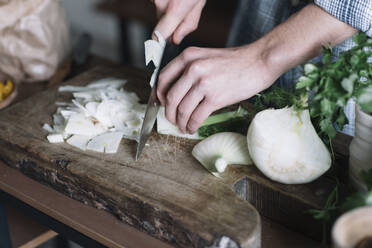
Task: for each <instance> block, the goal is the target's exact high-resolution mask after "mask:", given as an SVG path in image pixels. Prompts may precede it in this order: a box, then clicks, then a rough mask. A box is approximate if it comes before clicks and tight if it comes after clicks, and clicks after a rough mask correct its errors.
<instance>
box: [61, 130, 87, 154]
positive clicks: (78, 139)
mask: <svg viewBox="0 0 372 248" xmlns="http://www.w3.org/2000/svg"><path fill="white" fill-rule="evenodd" d="M89 140H90V137H89V136H84V135H77V134H76V135H72V136H71V137H70V138H69V139H68V140H67V141H66V142H67V143H68V144H70V145H72V146H74V147H76V148H79V149H81V150H83V151H85V150H86V148H87V143H88V141H89Z"/></svg>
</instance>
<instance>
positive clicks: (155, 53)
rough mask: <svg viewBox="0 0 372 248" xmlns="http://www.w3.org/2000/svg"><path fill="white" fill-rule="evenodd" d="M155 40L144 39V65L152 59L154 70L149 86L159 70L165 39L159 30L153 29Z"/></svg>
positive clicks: (152, 84) (153, 81)
mask: <svg viewBox="0 0 372 248" xmlns="http://www.w3.org/2000/svg"><path fill="white" fill-rule="evenodd" d="M154 33H155V35H156V38H157V39H158V40H157V41H156V40H147V41H145V60H146V66H147V65H148V64H149V63H150V62H151V61H152V62H153V63H154V65H155V70H154V71H153V73H152V75H151V80H150V86H151V88H152V87H153V86H154V83H155V76H156V74H157V72H158V71H159V67H160V63H161V57H162V56H163V51H164V48H165V44H166V41H165V39H164V37H163V36H162V35H161V33H160V32H158V31H155V32H154Z"/></svg>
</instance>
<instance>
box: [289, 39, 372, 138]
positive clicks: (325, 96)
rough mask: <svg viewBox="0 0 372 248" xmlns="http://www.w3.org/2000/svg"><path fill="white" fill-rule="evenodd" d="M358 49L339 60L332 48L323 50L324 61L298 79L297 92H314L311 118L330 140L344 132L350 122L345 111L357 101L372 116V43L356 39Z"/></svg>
mask: <svg viewBox="0 0 372 248" xmlns="http://www.w3.org/2000/svg"><path fill="white" fill-rule="evenodd" d="M353 41H354V42H355V43H356V46H354V47H353V48H351V49H350V50H348V51H345V52H342V53H340V54H339V56H338V57H337V58H336V59H334V58H335V54H334V52H333V50H332V47H331V46H329V47H323V54H324V55H323V58H322V61H321V62H319V63H316V64H306V65H305V66H304V75H303V76H301V77H300V78H299V79H298V83H297V85H296V89H297V90H301V91H306V92H311V93H312V94H314V97H313V98H312V99H311V101H310V104H309V109H310V115H311V117H312V120H313V121H314V122H315V123H314V124H315V127H316V128H317V129H318V131H319V135H320V136H324V135H326V136H328V137H329V138H330V139H332V138H334V137H335V136H336V128H335V126H334V123H336V124H337V126H338V127H340V128H342V127H343V126H344V125H345V124H346V122H347V118H346V117H345V114H344V107H345V106H346V103H347V101H348V100H349V99H351V98H353V97H355V98H356V100H357V103H358V104H359V105H360V107H361V109H362V110H363V111H365V112H367V113H370V112H372V64H371V63H368V58H369V57H370V56H371V55H372V39H369V38H367V36H366V35H365V34H364V33H359V34H356V35H355V36H354V37H353Z"/></svg>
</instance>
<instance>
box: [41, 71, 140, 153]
mask: <svg viewBox="0 0 372 248" xmlns="http://www.w3.org/2000/svg"><path fill="white" fill-rule="evenodd" d="M126 82H127V81H126V80H122V79H116V78H106V79H101V80H98V81H95V82H92V83H91V84H89V85H87V86H70V85H66V86H62V87H60V88H59V91H60V92H71V93H72V95H73V96H74V98H75V99H73V100H72V102H70V103H61V102H57V104H58V106H59V107H58V108H57V111H56V113H55V114H54V115H53V122H54V126H53V127H51V126H50V125H44V126H43V128H44V129H45V130H47V131H48V132H49V133H50V134H51V135H52V136H50V137H48V140H49V139H50V142H63V141H64V140H65V141H66V142H67V143H68V144H70V145H72V146H75V147H77V148H79V149H82V150H85V149H86V148H87V146H89V148H90V149H91V150H96V151H101V152H104V151H106V152H107V153H114V152H116V150H117V147H118V146H119V144H120V140H121V138H122V137H123V136H124V137H125V138H128V139H133V140H138V134H139V131H140V128H141V125H142V122H143V118H144V115H145V111H146V105H145V104H140V103H139V101H140V99H139V98H138V96H137V95H136V94H135V93H133V92H126V91H124V89H123V88H122V87H123V86H124V85H125V83H126ZM88 144H89V145H88ZM102 147H103V150H102Z"/></svg>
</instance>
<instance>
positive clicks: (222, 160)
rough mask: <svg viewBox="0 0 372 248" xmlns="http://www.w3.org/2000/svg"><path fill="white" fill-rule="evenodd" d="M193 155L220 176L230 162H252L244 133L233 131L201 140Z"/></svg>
mask: <svg viewBox="0 0 372 248" xmlns="http://www.w3.org/2000/svg"><path fill="white" fill-rule="evenodd" d="M192 155H193V156H194V157H195V158H196V159H197V160H198V161H199V162H200V163H201V164H202V165H203V166H204V167H205V168H206V169H207V170H208V171H209V172H210V173H212V174H213V175H214V176H216V177H220V173H222V172H224V171H225V169H226V167H227V166H228V165H230V164H239V165H248V164H252V160H251V158H250V157H249V153H248V149H247V139H246V137H245V136H244V135H242V134H239V133H232V132H223V133H217V134H214V135H211V136H209V137H208V138H206V139H204V140H202V141H201V142H199V143H198V144H197V145H196V146H195V147H194V148H193V150H192Z"/></svg>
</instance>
